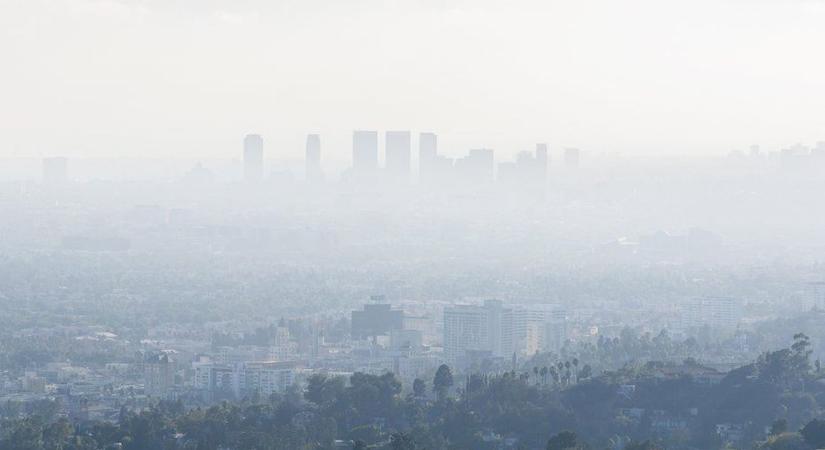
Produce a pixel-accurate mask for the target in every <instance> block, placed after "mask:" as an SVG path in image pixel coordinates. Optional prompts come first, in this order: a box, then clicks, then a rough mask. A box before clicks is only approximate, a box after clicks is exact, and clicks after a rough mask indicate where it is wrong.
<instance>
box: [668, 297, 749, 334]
mask: <svg viewBox="0 0 825 450" xmlns="http://www.w3.org/2000/svg"><path fill="white" fill-rule="evenodd" d="M682 317H683V318H684V320H685V326H686V327H687V328H699V327H703V326H708V327H711V328H717V329H731V328H735V327H736V325H737V324H738V322H739V317H740V311H739V308H738V306H737V304H736V301H735V300H734V299H732V298H729V297H702V298H697V299H694V300H692V301H690V302H688V303H687V304H686V305H685V309H684V312H683V314H682Z"/></svg>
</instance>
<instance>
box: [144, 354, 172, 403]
mask: <svg viewBox="0 0 825 450" xmlns="http://www.w3.org/2000/svg"><path fill="white" fill-rule="evenodd" d="M175 372H176V367H175V361H174V360H173V359H172V358H171V357H170V356H169V354H167V353H164V352H156V353H148V354H146V355H144V356H143V390H144V392H145V393H146V395H148V396H150V397H159V398H164V399H165V398H167V396H168V395H169V393H170V392H171V391H172V388H173V387H174V386H175Z"/></svg>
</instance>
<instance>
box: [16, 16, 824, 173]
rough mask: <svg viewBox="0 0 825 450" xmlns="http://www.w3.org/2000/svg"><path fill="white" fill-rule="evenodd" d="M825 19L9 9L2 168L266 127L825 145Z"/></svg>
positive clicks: (491, 141) (636, 143) (175, 153)
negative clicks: (824, 48)
mask: <svg viewBox="0 0 825 450" xmlns="http://www.w3.org/2000/svg"><path fill="white" fill-rule="evenodd" d="M636 11H645V12H646V14H645V15H644V16H646V17H651V18H652V19H651V20H647V19H642V18H641V17H642V16H640V15H638V14H637V13H636ZM823 16H825V7H823V3H822V2H819V1H814V0H803V1H793V2H774V1H757V2H742V1H740V0H721V1H716V2H711V1H707V0H700V1H697V2H690V4H689V5H688V4H680V3H678V2H653V1H650V0H631V1H630V2H629V3H627V2H624V3H623V4H621V5H619V4H615V3H614V2H606V1H601V0H594V1H592V2H584V3H576V4H568V3H563V2H537V1H532V0H521V1H516V2H511V3H510V2H508V4H507V5H503V4H497V3H494V2H490V1H480V2H472V3H471V2H466V1H459V0H450V1H446V2H432V1H424V0H420V1H413V2H404V3H395V4H390V3H384V2H375V1H366V0H360V1H358V2H356V3H353V4H350V5H349V6H346V5H337V4H330V3H328V2H322V1H311V2H301V3H300V4H299V3H294V2H288V3H284V4H282V5H281V6H276V5H273V4H269V3H268V2H262V1H257V0H248V1H245V2H240V3H238V2H231V3H230V2H225V1H210V2H196V3H193V2H182V3H180V4H177V5H176V6H171V5H166V4H164V3H163V2H157V1H147V2H132V1H125V0H124V1H114V0H108V1H102V0H60V1H57V2H50V3H49V5H46V6H43V5H40V2H15V1H13V2H7V3H4V4H3V5H2V6H0V25H2V29H3V30H4V33H5V35H6V36H8V37H9V39H2V40H0V51H3V52H4V53H7V54H8V55H10V57H13V58H14V59H15V60H16V61H17V64H14V65H13V66H12V67H9V68H7V69H8V70H6V71H4V73H3V74H2V80H0V95H2V97H3V98H4V102H3V104H2V105H0V124H2V125H0V127H2V130H3V133H0V156H3V157H7V156H17V157H38V158H39V157H46V156H54V155H56V154H60V155H65V156H69V157H84V156H97V157H100V156H110V157H111V156H114V157H136V156H143V157H184V156H194V155H203V156H204V157H223V156H225V155H226V154H227V150H228V149H231V148H234V142H235V141H236V139H237V136H238V135H243V134H245V133H248V132H250V131H248V130H255V131H254V132H257V133H260V134H262V135H264V136H267V137H268V140H269V141H270V143H271V145H272V146H273V147H278V148H282V149H283V154H284V156H285V157H287V158H290V157H291V158H298V157H300V156H301V154H302V151H303V139H304V135H305V134H306V133H307V132H312V133H318V134H322V135H324V136H326V138H325V143H326V145H327V147H328V148H330V149H333V148H340V147H344V146H345V145H346V143H347V141H348V140H349V131H350V130H352V129H359V128H368V129H385V130H392V129H414V130H422V129H423V130H426V129H432V130H437V131H438V132H439V134H441V135H442V148H444V149H445V150H447V149H466V148H477V147H490V148H495V149H497V150H498V151H500V152H501V154H502V155H504V154H505V152H508V153H509V152H512V153H513V155H515V153H516V152H518V151H521V150H524V149H527V148H529V147H531V146H532V144H533V143H534V142H543V141H547V142H550V143H551V144H554V145H560V146H565V147H576V148H582V149H587V150H590V151H596V152H619V153H623V154H627V155H636V154H640V155H665V154H667V155H673V154H719V153H724V152H727V151H730V150H734V149H746V148H747V146H749V145H751V144H753V143H759V144H760V145H762V146H763V147H765V148H777V147H780V146H782V145H787V143H789V142H794V141H802V142H813V141H816V140H817V139H822V133H823V126H824V125H825V124H823V122H822V119H821V114H820V113H819V105H821V104H823V103H825V93H823V92H825V89H822V88H823V84H825V81H823V80H825V65H824V64H823V63H821V62H820V61H819V60H818V59H816V58H811V57H810V55H814V54H816V53H817V52H818V50H819V49H818V45H817V43H818V42H821V41H823V40H825V35H824V34H825V30H823V29H822V27H821V25H820V24H821V22H822V19H823ZM67 35H71V36H72V38H71V39H63V38H62V37H63V36H67ZM99 36H106V37H107V39H104V40H101V39H99V38H98V37H99ZM375 36H380V39H379V40H377V41H376V40H375V39H374V37H375ZM652 36H656V38H655V39H653V38H651V37H652ZM190 37H191V38H190ZM273 43H274V44H273ZM298 43H300V45H297V44H298ZM482 49H484V50H483V51H482ZM88 55H95V58H90V57H89V56H88ZM183 55H185V56H183ZM160 67H163V70H159V69H157V68H160ZM449 151H452V150H449Z"/></svg>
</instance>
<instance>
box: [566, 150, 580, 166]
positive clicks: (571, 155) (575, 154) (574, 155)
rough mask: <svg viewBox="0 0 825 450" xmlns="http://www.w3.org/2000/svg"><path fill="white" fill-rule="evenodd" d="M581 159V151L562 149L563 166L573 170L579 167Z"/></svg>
mask: <svg viewBox="0 0 825 450" xmlns="http://www.w3.org/2000/svg"><path fill="white" fill-rule="evenodd" d="M580 158H581V151H580V150H579V149H577V148H566V149H564V165H565V166H567V167H569V168H571V169H575V168H577V167H579V159H580Z"/></svg>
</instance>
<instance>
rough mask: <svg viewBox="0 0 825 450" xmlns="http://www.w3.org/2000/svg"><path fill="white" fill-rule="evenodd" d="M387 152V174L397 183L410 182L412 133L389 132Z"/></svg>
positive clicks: (387, 134) (387, 135)
mask: <svg viewBox="0 0 825 450" xmlns="http://www.w3.org/2000/svg"><path fill="white" fill-rule="evenodd" d="M385 150H386V166H387V174H388V175H390V176H391V177H392V179H393V180H396V181H402V182H403V181H409V179H410V132H409V131H387V133H386V148H385Z"/></svg>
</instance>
